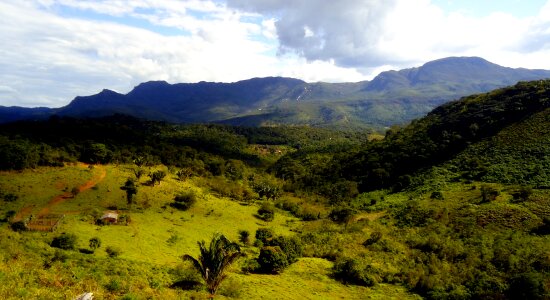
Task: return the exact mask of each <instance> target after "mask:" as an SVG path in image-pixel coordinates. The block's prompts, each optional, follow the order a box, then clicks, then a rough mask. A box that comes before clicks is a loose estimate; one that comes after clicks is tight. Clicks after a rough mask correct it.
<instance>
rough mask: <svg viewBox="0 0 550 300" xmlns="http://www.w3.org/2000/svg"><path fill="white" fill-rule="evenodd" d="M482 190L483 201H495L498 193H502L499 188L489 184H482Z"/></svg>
mask: <svg viewBox="0 0 550 300" xmlns="http://www.w3.org/2000/svg"><path fill="white" fill-rule="evenodd" d="M480 191H481V202H482V203H487V202H491V201H494V200H495V199H496V198H497V197H498V195H500V191H499V190H498V189H496V188H494V187H492V186H489V185H487V184H484V185H482V186H481V189H480Z"/></svg>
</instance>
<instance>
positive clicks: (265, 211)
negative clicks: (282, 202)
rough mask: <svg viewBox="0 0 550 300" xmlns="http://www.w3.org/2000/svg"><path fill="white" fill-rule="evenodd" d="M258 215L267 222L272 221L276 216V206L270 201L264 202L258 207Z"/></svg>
mask: <svg viewBox="0 0 550 300" xmlns="http://www.w3.org/2000/svg"><path fill="white" fill-rule="evenodd" d="M258 217H259V218H260V219H262V220H264V221H266V222H271V221H273V219H274V218H275V207H274V206H273V204H271V203H269V202H264V203H262V206H261V207H260V208H259V209H258Z"/></svg>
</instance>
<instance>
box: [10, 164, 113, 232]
mask: <svg viewBox="0 0 550 300" xmlns="http://www.w3.org/2000/svg"><path fill="white" fill-rule="evenodd" d="M79 165H80V166H83V167H87V166H88V165H86V164H79ZM96 167H97V168H101V170H100V173H99V174H96V175H95V176H94V177H92V179H90V180H89V181H87V182H86V183H84V184H83V185H81V186H79V187H78V190H79V192H83V191H85V190H88V189H91V188H92V187H94V186H95V185H96V184H98V183H100V182H101V181H102V180H103V179H104V178H105V176H106V175H107V171H106V170H105V168H104V167H102V166H96ZM71 198H73V195H72V194H71V193H69V192H67V193H63V194H61V195H58V196H55V197H54V198H53V199H52V200H50V202H48V204H46V206H45V207H44V208H42V209H41V210H40V211H39V212H38V214H37V217H41V216H45V215H47V214H49V213H50V209H51V208H52V207H53V206H55V205H57V204H59V203H62V202H64V201H66V200H67V199H71ZM34 207H35V205H30V206H26V207H24V208H23V209H22V210H21V211H19V213H17V215H16V216H15V218H14V221H20V220H22V219H23V218H24V217H26V216H28V215H29V214H30V213H31V212H32V209H33V208H34Z"/></svg>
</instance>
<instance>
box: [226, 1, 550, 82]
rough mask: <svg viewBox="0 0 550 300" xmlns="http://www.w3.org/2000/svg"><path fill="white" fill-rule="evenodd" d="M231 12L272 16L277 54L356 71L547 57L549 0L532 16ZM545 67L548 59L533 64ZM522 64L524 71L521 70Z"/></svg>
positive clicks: (416, 8) (349, 9) (320, 6)
mask: <svg viewBox="0 0 550 300" xmlns="http://www.w3.org/2000/svg"><path fill="white" fill-rule="evenodd" d="M228 4H229V5H230V6H232V7H235V8H237V9H241V10H246V11H252V12H258V13H262V14H264V15H266V16H267V17H275V18H276V19H277V21H276V22H275V25H276V30H277V36H278V39H279V45H280V49H281V51H282V52H288V51H292V52H294V53H297V54H299V55H301V56H303V57H305V58H306V59H308V60H311V61H315V60H324V61H334V62H335V64H336V65H338V66H342V67H354V68H356V69H358V70H360V71H362V72H363V73H366V72H367V70H372V68H376V67H379V66H381V65H392V66H396V67H407V66H411V65H417V64H419V63H423V62H426V61H428V60H432V59H437V58H441V57H445V56H464V55H471V56H482V57H484V58H486V59H489V60H493V61H495V62H498V63H501V64H503V65H507V66H519V65H520V64H526V65H527V66H529V67H533V66H534V64H535V62H536V61H537V60H538V59H539V58H540V56H541V55H542V54H541V52H543V53H546V54H547V55H550V51H548V48H549V45H550V30H549V29H548V28H550V21H549V20H550V1H549V2H548V3H547V4H546V6H545V8H543V9H542V10H541V12H540V14H539V16H537V17H516V16H513V15H511V14H506V13H502V12H498V8H497V7H495V12H494V13H492V14H488V15H484V16H482V17H479V16H473V15H469V14H466V12H461V11H457V12H447V11H444V10H443V9H442V8H440V7H438V6H436V5H435V4H434V3H433V2H432V1H430V0H391V1H376V0H343V1H324V0H309V1H293V2H286V1H277V0H270V1H265V0H228ZM538 64H539V68H540V67H544V68H550V61H549V60H546V61H545V62H544V63H542V64H541V62H540V61H539V62H538ZM524 66H525V65H524Z"/></svg>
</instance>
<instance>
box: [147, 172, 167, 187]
mask: <svg viewBox="0 0 550 300" xmlns="http://www.w3.org/2000/svg"><path fill="white" fill-rule="evenodd" d="M165 176H166V172H164V171H162V170H158V171H155V172H152V173H150V174H149V177H151V183H152V184H153V185H155V184H156V183H157V182H158V183H159V184H160V182H161V181H162V179H164V177H165Z"/></svg>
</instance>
